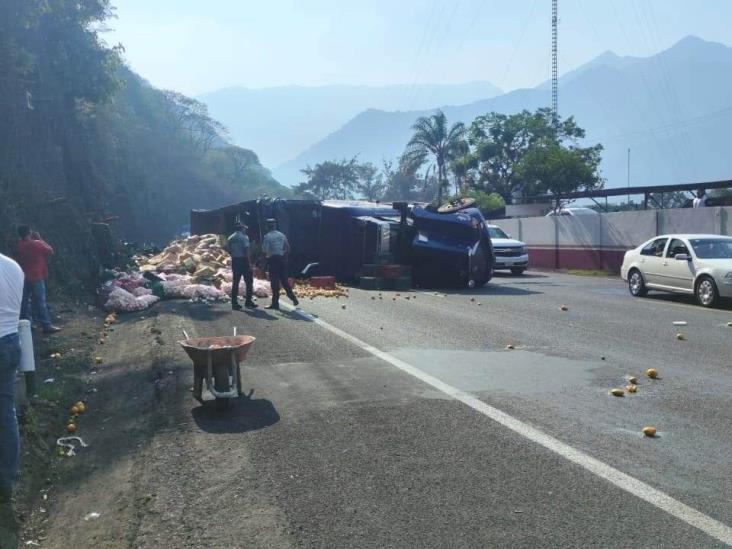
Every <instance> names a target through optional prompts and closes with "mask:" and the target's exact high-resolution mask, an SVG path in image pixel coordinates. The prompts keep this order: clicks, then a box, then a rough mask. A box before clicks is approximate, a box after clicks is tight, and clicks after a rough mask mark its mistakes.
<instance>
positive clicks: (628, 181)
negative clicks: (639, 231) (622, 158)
mask: <svg viewBox="0 0 732 549" xmlns="http://www.w3.org/2000/svg"><path fill="white" fill-rule="evenodd" d="M628 207H630V147H628Z"/></svg>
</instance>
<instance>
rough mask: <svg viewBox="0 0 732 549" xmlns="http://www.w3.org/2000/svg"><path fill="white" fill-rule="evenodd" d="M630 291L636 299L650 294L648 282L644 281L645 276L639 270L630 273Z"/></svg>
mask: <svg viewBox="0 0 732 549" xmlns="http://www.w3.org/2000/svg"><path fill="white" fill-rule="evenodd" d="M628 289H629V290H630V295H632V296H635V297H643V296H644V295H646V294H647V293H648V288H646V281H645V280H643V275H642V274H641V272H640V271H639V270H638V269H633V270H631V271H630V273H628Z"/></svg>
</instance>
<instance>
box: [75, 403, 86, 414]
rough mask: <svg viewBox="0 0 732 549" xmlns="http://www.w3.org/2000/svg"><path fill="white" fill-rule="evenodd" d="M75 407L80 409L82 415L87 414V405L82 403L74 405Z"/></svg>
mask: <svg viewBox="0 0 732 549" xmlns="http://www.w3.org/2000/svg"><path fill="white" fill-rule="evenodd" d="M74 406H75V407H76V408H78V409H79V413H80V414H83V413H84V412H86V404H84V403H83V402H82V401H79V402H77V403H76V404H74Z"/></svg>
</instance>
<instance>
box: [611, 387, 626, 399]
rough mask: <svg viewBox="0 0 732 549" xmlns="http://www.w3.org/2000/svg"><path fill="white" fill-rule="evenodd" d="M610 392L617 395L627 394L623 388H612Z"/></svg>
mask: <svg viewBox="0 0 732 549" xmlns="http://www.w3.org/2000/svg"><path fill="white" fill-rule="evenodd" d="M610 394H611V395H613V396H615V397H621V396H623V395H625V391H623V390H622V389H610Z"/></svg>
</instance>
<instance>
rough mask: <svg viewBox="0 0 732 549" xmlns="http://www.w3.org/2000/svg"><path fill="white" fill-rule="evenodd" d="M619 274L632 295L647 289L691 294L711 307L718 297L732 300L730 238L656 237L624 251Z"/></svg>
mask: <svg viewBox="0 0 732 549" xmlns="http://www.w3.org/2000/svg"><path fill="white" fill-rule="evenodd" d="M620 275H621V276H622V277H623V280H627V281H628V289H629V290H630V293H631V294H632V295H634V296H643V295H645V294H646V293H647V292H648V290H661V291H664V292H675V293H682V294H691V295H694V296H696V299H697V301H698V302H699V304H700V305H703V306H704V307H712V306H713V305H715V304H716V303H717V302H718V301H719V298H720V297H732V237H729V236H719V235H710V234H671V235H661V236H657V237H655V238H653V239H651V240H649V241H648V242H644V243H643V244H641V245H640V246H638V247H637V248H635V249H633V250H629V251H627V252H625V258H624V259H623V266H622V267H621V268H620Z"/></svg>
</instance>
